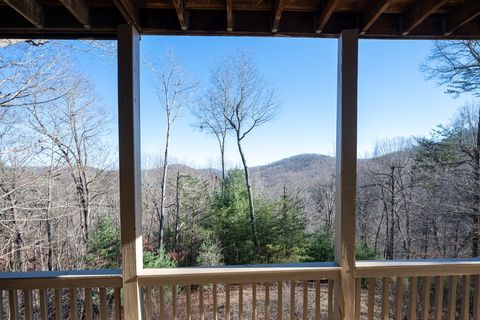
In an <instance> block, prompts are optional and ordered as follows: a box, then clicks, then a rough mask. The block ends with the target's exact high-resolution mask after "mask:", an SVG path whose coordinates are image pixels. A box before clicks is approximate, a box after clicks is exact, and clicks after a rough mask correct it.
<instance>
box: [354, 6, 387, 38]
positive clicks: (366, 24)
mask: <svg viewBox="0 0 480 320" xmlns="http://www.w3.org/2000/svg"><path fill="white" fill-rule="evenodd" d="M392 2H393V0H370V1H369V2H368V4H367V6H366V9H365V11H364V12H363V14H362V28H361V29H360V30H361V31H360V33H361V34H362V35H363V34H365V33H367V31H368V29H370V27H371V26H372V25H373V24H374V23H375V21H377V19H378V18H379V17H380V16H381V15H382V14H383V13H384V12H385V10H387V9H388V7H389V6H390V4H391V3H392Z"/></svg>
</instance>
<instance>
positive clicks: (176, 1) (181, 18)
mask: <svg viewBox="0 0 480 320" xmlns="http://www.w3.org/2000/svg"><path fill="white" fill-rule="evenodd" d="M173 5H174V6H175V11H176V12H177V16H178V22H179V23H180V28H182V30H183V31H186V30H187V29H188V26H187V12H186V10H185V2H184V1H183V0H173Z"/></svg>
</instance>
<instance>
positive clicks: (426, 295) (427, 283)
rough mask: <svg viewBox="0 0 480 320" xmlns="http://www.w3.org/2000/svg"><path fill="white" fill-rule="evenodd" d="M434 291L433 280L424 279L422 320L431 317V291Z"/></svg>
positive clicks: (429, 278)
mask: <svg viewBox="0 0 480 320" xmlns="http://www.w3.org/2000/svg"><path fill="white" fill-rule="evenodd" d="M431 289H432V278H431V277H423V294H422V300H423V310H422V320H428V318H429V317H430V290H431Z"/></svg>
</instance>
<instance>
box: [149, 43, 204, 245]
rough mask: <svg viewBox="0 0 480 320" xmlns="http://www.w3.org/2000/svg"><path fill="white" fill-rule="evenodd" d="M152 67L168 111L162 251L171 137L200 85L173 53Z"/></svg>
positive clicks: (160, 243)
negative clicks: (175, 124) (182, 113)
mask: <svg viewBox="0 0 480 320" xmlns="http://www.w3.org/2000/svg"><path fill="white" fill-rule="evenodd" d="M148 66H149V67H150V69H151V70H152V73H153V75H154V80H153V81H154V85H155V87H156V89H157V95H158V98H159V101H160V105H161V106H162V108H163V110H164V111H165V119H166V130H165V149H164V155H163V171H162V181H161V188H162V194H161V197H160V212H159V217H158V219H159V221H160V230H159V239H158V245H159V246H160V247H162V246H163V242H164V224H165V198H166V188H167V174H168V172H167V171H168V151H169V143H170V134H171V132H172V128H173V125H174V123H175V120H176V119H177V118H178V117H179V116H180V114H181V112H182V111H183V110H184V109H186V108H188V107H189V106H190V104H191V102H192V97H193V94H194V92H195V89H196V86H197V83H196V82H195V80H194V79H193V78H192V77H191V76H190V75H189V74H188V73H187V72H186V71H185V70H184V68H183V67H182V65H181V64H180V63H179V61H178V58H177V57H176V56H175V55H174V53H173V52H170V53H168V54H167V55H165V56H163V57H160V58H158V60H157V61H155V62H153V63H148Z"/></svg>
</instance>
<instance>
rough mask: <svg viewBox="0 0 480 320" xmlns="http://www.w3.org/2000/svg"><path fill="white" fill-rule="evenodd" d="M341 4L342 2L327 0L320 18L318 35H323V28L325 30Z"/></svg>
mask: <svg viewBox="0 0 480 320" xmlns="http://www.w3.org/2000/svg"><path fill="white" fill-rule="evenodd" d="M339 3H340V0H327V2H326V4H325V6H324V7H323V10H322V11H321V12H320V15H319V18H318V27H317V31H316V32H317V33H322V31H323V28H325V25H326V24H327V22H328V20H329V19H330V17H331V16H332V14H333V12H335V9H336V8H337V6H338V4H339Z"/></svg>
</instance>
